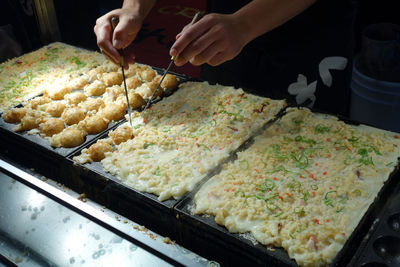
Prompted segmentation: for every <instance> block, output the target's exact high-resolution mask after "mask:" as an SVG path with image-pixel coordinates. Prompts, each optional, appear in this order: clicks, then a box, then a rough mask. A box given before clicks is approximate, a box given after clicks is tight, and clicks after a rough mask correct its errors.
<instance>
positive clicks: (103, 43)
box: [94, 7, 144, 69]
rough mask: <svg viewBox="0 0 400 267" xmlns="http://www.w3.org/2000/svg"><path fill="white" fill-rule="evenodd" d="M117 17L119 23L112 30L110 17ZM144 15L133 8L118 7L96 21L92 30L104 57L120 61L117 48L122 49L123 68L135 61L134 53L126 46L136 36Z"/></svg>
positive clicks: (117, 62)
mask: <svg viewBox="0 0 400 267" xmlns="http://www.w3.org/2000/svg"><path fill="white" fill-rule="evenodd" d="M112 17H118V18H119V23H118V25H117V27H116V28H115V30H114V32H113V30H112V26H111V18H112ZM143 19H144V17H143V16H142V15H141V14H139V12H137V11H136V9H133V8H126V7H125V8H120V9H115V10H112V11H110V12H109V13H107V14H105V15H104V16H102V17H100V18H98V19H97V21H96V25H95V26H94V32H95V34H96V37H97V45H98V47H99V48H100V51H101V52H102V53H103V54H104V56H105V57H106V58H108V59H109V60H111V61H113V62H114V63H116V64H119V62H120V55H119V53H118V51H117V49H123V48H126V49H124V61H125V66H124V67H125V69H127V68H128V65H129V64H133V63H134V62H135V54H134V53H133V50H132V49H129V48H130V47H128V46H129V45H130V44H131V43H132V42H133V40H134V39H135V38H136V35H137V33H138V32H139V30H140V28H141V27H142V23H143Z"/></svg>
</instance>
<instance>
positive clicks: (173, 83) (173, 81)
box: [158, 73, 179, 89]
mask: <svg viewBox="0 0 400 267" xmlns="http://www.w3.org/2000/svg"><path fill="white" fill-rule="evenodd" d="M158 82H159V80H158ZM178 83H179V81H178V79H177V78H176V76H175V75H172V74H169V73H167V75H165V78H164V80H163V81H162V83H161V87H162V88H165V89H172V88H176V87H177V86H178Z"/></svg>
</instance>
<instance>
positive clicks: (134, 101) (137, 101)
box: [128, 92, 146, 109]
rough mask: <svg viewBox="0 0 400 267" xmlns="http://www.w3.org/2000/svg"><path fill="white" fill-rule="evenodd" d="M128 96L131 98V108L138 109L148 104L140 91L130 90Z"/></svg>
mask: <svg viewBox="0 0 400 267" xmlns="http://www.w3.org/2000/svg"><path fill="white" fill-rule="evenodd" d="M128 98H129V105H130V106H131V109H138V108H141V107H142V106H144V105H146V101H144V99H143V97H142V96H141V95H139V94H138V93H135V92H129V94H128Z"/></svg>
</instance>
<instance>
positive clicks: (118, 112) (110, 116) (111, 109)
mask: <svg viewBox="0 0 400 267" xmlns="http://www.w3.org/2000/svg"><path fill="white" fill-rule="evenodd" d="M100 113H101V115H102V116H104V118H106V119H107V120H109V121H119V120H121V119H123V118H124V116H125V113H126V112H125V107H124V106H122V105H118V104H116V103H109V104H107V105H106V107H105V108H104V109H103V110H102V111H101V112H100Z"/></svg>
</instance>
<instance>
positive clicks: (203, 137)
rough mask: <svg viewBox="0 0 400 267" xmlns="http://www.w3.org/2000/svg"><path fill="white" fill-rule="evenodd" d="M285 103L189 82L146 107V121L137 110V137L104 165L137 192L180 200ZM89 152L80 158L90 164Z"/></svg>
mask: <svg viewBox="0 0 400 267" xmlns="http://www.w3.org/2000/svg"><path fill="white" fill-rule="evenodd" d="M285 105H286V104H285V101H283V100H279V101H278V100H271V99H267V98H263V97H258V96H254V95H249V94H246V93H244V92H243V90H241V89H238V90H236V89H234V88H231V87H223V86H218V85H216V86H211V85H209V84H208V83H195V82H187V83H184V84H182V85H181V88H180V89H179V90H178V91H177V92H176V93H174V94H173V95H172V96H170V97H167V98H164V99H163V100H162V101H160V102H158V103H156V104H154V105H153V106H152V107H151V108H149V109H148V110H146V112H145V114H144V119H143V123H142V122H140V117H139V116H140V114H139V113H134V114H133V115H134V118H133V121H134V126H133V129H134V133H133V134H134V136H135V138H133V139H131V140H128V141H126V142H124V143H121V144H119V145H118V146H116V148H117V150H116V151H114V152H110V153H106V157H105V159H103V160H102V161H101V163H102V165H103V168H104V170H106V171H108V172H110V173H111V174H113V175H116V176H117V177H118V178H119V179H121V180H122V181H123V182H124V183H125V184H127V185H129V186H131V187H133V188H135V189H137V190H140V191H144V192H148V193H153V194H156V195H158V196H159V200H165V199H168V198H171V197H174V198H178V197H180V196H182V195H183V194H184V193H185V192H187V191H190V190H192V189H193V187H194V186H195V184H196V183H197V182H198V181H200V180H201V179H202V178H203V177H205V176H206V174H207V173H208V172H209V171H210V170H211V169H212V168H214V167H216V166H217V165H218V164H219V163H220V162H221V161H222V160H223V159H225V158H227V157H228V156H229V153H230V152H232V151H233V150H234V149H236V148H238V147H239V146H240V145H241V144H242V143H243V142H244V141H245V140H246V139H248V138H249V137H250V136H251V135H252V134H253V133H254V132H255V131H257V130H259V129H260V128H261V127H262V126H263V125H264V124H265V123H266V122H267V121H269V120H271V119H272V118H274V117H275V115H276V114H277V113H278V112H279V111H280V110H282V109H283V108H284V106H285ZM124 125H129V122H127V123H126V124H124ZM124 125H122V126H120V127H123V126H124ZM84 154H85V151H82V155H81V157H77V158H76V159H75V160H77V161H80V162H85V161H86V159H87V157H86V156H85V155H84Z"/></svg>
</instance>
